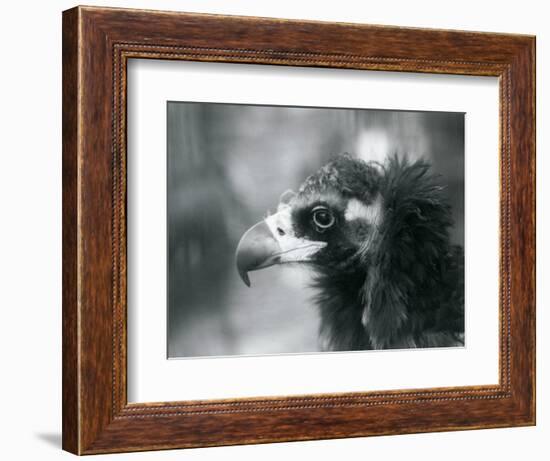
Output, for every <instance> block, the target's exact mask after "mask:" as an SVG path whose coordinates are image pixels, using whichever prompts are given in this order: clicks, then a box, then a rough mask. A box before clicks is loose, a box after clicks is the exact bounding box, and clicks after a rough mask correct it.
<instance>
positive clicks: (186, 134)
mask: <svg viewBox="0 0 550 461" xmlns="http://www.w3.org/2000/svg"><path fill="white" fill-rule="evenodd" d="M167 110H168V127H167V129H168V132H167V137H168V146H167V147H168V345H167V346H168V357H170V358H176V357H196V356H227V355H241V354H246V355H248V354H279V353H303V352H317V351H320V348H319V345H318V343H317V336H318V335H317V329H318V325H319V320H318V317H317V312H316V308H315V305H314V304H313V303H312V301H311V297H312V295H313V290H312V289H310V288H309V287H308V280H309V273H308V270H307V268H297V267H289V266H285V267H281V266H274V267H270V268H268V269H265V270H262V271H257V272H253V273H252V274H251V280H252V288H248V287H246V286H245V285H244V283H243V282H242V281H241V279H240V278H239V276H238V274H237V271H236V269H235V264H234V252H235V248H236V246H237V243H238V241H239V239H240V237H241V235H242V234H243V232H244V231H246V229H248V228H249V227H250V226H251V225H252V224H254V223H256V222H258V221H260V220H261V219H262V218H263V217H265V215H266V212H267V211H268V210H271V211H274V210H275V209H276V206H277V203H278V199H279V196H280V195H281V193H282V192H284V191H285V190H286V189H294V190H296V189H297V188H298V186H299V185H300V184H301V182H302V181H303V180H304V179H305V178H306V177H307V176H308V175H309V174H311V173H313V172H315V171H316V170H317V169H318V168H319V167H321V166H322V165H323V164H325V163H326V162H327V161H328V160H329V159H330V157H331V155H332V154H335V153H339V152H348V153H350V154H353V155H356V156H358V157H360V158H363V159H365V160H378V161H383V160H384V158H385V157H386V155H387V154H391V153H397V154H398V155H405V154H406V155H408V157H409V158H411V159H414V158H418V157H423V158H425V159H427V160H430V161H431V162H432V165H433V168H434V170H435V171H437V172H438V173H440V174H442V175H443V177H444V181H445V183H446V184H447V190H448V193H449V198H450V200H451V204H452V206H453V215H454V218H455V227H454V229H453V231H452V239H453V241H454V242H455V243H459V244H462V245H463V244H464V114H462V113H446V112H445V113H444V112H409V111H385V110H384V111H382V110H363V109H361V110H357V109H332V108H330V109H327V108H300V107H278V106H252V105H235V104H213V103H188V102H168V106H167Z"/></svg>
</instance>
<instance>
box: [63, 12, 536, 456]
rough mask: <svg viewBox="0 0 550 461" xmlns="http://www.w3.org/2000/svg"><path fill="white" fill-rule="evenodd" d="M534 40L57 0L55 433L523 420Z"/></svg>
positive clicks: (159, 436)
mask: <svg viewBox="0 0 550 461" xmlns="http://www.w3.org/2000/svg"><path fill="white" fill-rule="evenodd" d="M534 56H535V39H534V37H531V36H521V35H511V34H493V33H480V32H475V33H474V32H459V31H443V30H429V29H408V28H399V27H387V26H373V25H358V24H335V23H321V22H305V21H289V20H280V19H267V18H250V17H236V16H235V17H228V16H216V15H200V14H187V13H175V12H160V11H143V10H125V9H112V8H94V7H76V8H73V9H71V10H68V11H65V12H64V13H63V448H64V449H65V450H67V451H70V452H72V453H76V454H94V453H109V452H125V451H140V450H156V449H168V448H184V447H205V446H214V445H232V444H244V443H266V442H277V441H290V440H311V439H325V438H337V437H358V436H370V435H383V434H404V433H413V432H430V431H442V430H464V429H479V428H489V427H509V426H525V425H533V424H535V80H534V79H535V58H534Z"/></svg>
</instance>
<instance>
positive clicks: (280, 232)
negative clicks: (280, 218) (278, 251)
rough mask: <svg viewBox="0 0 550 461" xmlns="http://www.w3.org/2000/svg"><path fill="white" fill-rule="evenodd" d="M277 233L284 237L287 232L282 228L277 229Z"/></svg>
mask: <svg viewBox="0 0 550 461" xmlns="http://www.w3.org/2000/svg"><path fill="white" fill-rule="evenodd" d="M277 233H278V234H279V235H280V236H281V237H282V236H283V235H285V231H284V230H283V229H281V228H280V227H277Z"/></svg>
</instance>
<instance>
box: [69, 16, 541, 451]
mask: <svg viewBox="0 0 550 461" xmlns="http://www.w3.org/2000/svg"><path fill="white" fill-rule="evenodd" d="M534 50H535V40H534V37H529V36H518V35H506V34H486V33H474V32H457V31H443V30H424V29H407V28H396V27H385V26H367V25H356V24H353V25H352V24H333V23H319V22H306V21H286V20H277V19H265V18H246V17H222V16H214V15H197V14H184V13H169V12H154V11H137V10H120V9H108V8H91V7H78V8H75V9H72V10H69V11H66V12H64V14H63V405H64V406H63V448H64V449H66V450H68V451H71V452H73V453H78V454H90V453H105V452H119V451H130V450H135V451H138V450H148V449H167V448H180V447H196V446H212V445H231V444H239V443H265V442H275V441H286V440H310V439H323V438H333V437H357V436H368V435H379V434H401V433H410V432H430V431H440V430H462V429H475V428H484V427H504V426H521V425H531V424H534V422H535V406H534V405H535V273H534V271H535V214H534V213H535V189H534V185H535V132H534V127H535V124H534V119H535V108H534V94H535V82H534V75H535V72H534V67H535V60H534V56H535V54H534ZM133 58H145V59H175V60H193V61H220V62H233V63H254V64H258V65H261V64H275V65H291V66H312V67H328V68H333V67H339V68H350V69H368V70H386V71H388V70H390V71H408V72H430V73H450V74H461V75H492V76H498V77H499V79H500V103H501V104H500V106H501V107H500V135H501V139H500V160H501V162H500V165H501V204H500V209H501V213H500V215H501V234H500V236H501V237H500V238H501V242H500V243H501V246H500V248H501V252H500V254H501V257H500V267H501V278H500V319H501V322H500V353H499V366H500V382H499V384H498V385H496V386H469V387H457V388H446V389H418V390H414V391H410V390H409V391H392V392H387V391H380V392H365V393H344V394H330V395H309V396H308V395H305V396H291V397H280V396H279V397H277V396H275V397H265V398H250V399H234V400H232V399H226V400H213V401H192V402H161V403H150V404H128V402H127V399H126V309H127V305H126V215H125V213H126V63H127V61H128V59H133Z"/></svg>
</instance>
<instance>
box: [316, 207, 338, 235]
mask: <svg viewBox="0 0 550 461" xmlns="http://www.w3.org/2000/svg"><path fill="white" fill-rule="evenodd" d="M311 213H312V216H313V222H314V224H315V226H316V227H317V231H318V232H324V231H326V230H327V229H328V228H329V227H332V226H333V225H334V221H335V219H334V215H333V214H332V212H331V211H330V210H329V209H328V208H325V207H324V206H317V207H315V208H314V209H313V210H312V212H311Z"/></svg>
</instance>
